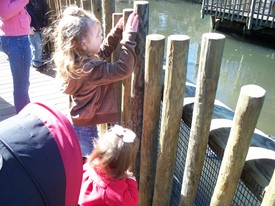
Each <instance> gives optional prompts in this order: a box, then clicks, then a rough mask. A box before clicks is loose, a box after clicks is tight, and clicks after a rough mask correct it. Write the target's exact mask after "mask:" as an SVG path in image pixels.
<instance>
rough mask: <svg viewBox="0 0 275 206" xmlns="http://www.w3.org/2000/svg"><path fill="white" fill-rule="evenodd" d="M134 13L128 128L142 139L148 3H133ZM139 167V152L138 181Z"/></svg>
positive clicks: (138, 157) (137, 175) (137, 161)
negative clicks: (136, 22) (134, 56)
mask: <svg viewBox="0 0 275 206" xmlns="http://www.w3.org/2000/svg"><path fill="white" fill-rule="evenodd" d="M134 12H135V13H137V14H138V15H139V26H138V32H137V39H136V41H137V46H136V54H137V63H136V68H135V70H134V72H133V75H132V85H131V99H130V106H131V110H130V113H129V114H130V117H129V124H130V128H131V129H132V130H133V131H134V132H135V133H136V135H137V136H138V137H139V138H141V137H142V121H143V100H144V73H145V72H144V70H145V68H144V67H145V58H144V55H145V44H146V36H147V34H148V27H149V2H148V1H135V2H134ZM139 167H140V152H139V153H138V155H137V159H136V164H135V167H134V171H135V174H136V178H137V180H138V179H139Z"/></svg>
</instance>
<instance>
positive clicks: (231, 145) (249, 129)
mask: <svg viewBox="0 0 275 206" xmlns="http://www.w3.org/2000/svg"><path fill="white" fill-rule="evenodd" d="M265 93H266V92H265V90H264V89H263V88H261V87H259V86H257V85H246V86H243V87H242V88H241V92H240V96H239V99H238V102H237V106H236V111H235V115H234V118H233V125H232V128H231V131H230V134H229V138H228V141H227V145H226V148H225V151H224V156H223V160H222V164H221V168H220V171H219V176H218V180H217V184H216V186H215V189H214V193H213V196H212V199H211V203H210V205H211V206H215V205H216V206H218V205H230V204H231V202H232V199H233V197H234V193H235V190H236V188H237V184H238V182H239V179H240V176H241V172H242V169H243V166H244V163H245V158H246V155H247V152H248V148H249V146H250V142H251V137H252V134H253V132H254V129H255V127H256V124H257V121H258V118H259V115H260V112H261V109H262V106H263V102H264V98H265Z"/></svg>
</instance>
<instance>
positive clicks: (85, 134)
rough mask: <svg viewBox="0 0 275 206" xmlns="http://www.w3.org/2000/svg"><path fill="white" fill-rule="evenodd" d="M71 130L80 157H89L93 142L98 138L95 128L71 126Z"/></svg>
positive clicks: (94, 126)
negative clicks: (79, 150) (73, 133)
mask: <svg viewBox="0 0 275 206" xmlns="http://www.w3.org/2000/svg"><path fill="white" fill-rule="evenodd" d="M73 128H74V131H75V133H76V136H77V138H78V141H79V144H80V147H81V153H82V157H86V156H87V155H90V154H91V152H92V151H93V149H94V141H95V140H96V139H97V138H98V132H97V126H96V125H91V126H76V125H73Z"/></svg>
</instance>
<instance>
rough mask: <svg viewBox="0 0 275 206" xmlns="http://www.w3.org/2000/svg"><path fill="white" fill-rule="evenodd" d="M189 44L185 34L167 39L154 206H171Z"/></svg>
mask: <svg viewBox="0 0 275 206" xmlns="http://www.w3.org/2000/svg"><path fill="white" fill-rule="evenodd" d="M189 42H190V38H189V36H186V35H171V36H169V37H168V45H167V57H166V70H165V82H164V94H163V107H162V120H161V129H160V139H159V144H158V160H157V171H156V178H155V186H154V197H153V205H154V206H162V205H165V206H166V205H169V203H170V196H171V192H172V180H173V174H174V168H175V162H176V151H177V145H178V139H179V128H180V121H181V117H182V109H183V106H182V105H183V99H184V91H185V80H186V71H187V62H188V48H189ZM148 106H150V105H148Z"/></svg>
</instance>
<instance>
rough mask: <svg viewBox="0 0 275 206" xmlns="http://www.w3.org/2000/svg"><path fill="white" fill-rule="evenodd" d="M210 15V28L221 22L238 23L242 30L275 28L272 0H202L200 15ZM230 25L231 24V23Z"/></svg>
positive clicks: (217, 25)
mask: <svg viewBox="0 0 275 206" xmlns="http://www.w3.org/2000/svg"><path fill="white" fill-rule="evenodd" d="M204 15H210V16H211V17H212V28H213V29H218V27H219V26H221V24H228V23H229V22H231V23H238V24H240V26H243V28H242V29H243V32H244V33H247V34H249V33H250V32H251V31H252V30H254V31H257V30H264V29H269V30H270V31H273V29H274V28H275V2H273V1H272V0H263V1H260V0H232V1H227V0H225V1H224V0H203V1H202V8H201V17H202V18H204ZM231 26H232V25H231Z"/></svg>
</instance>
